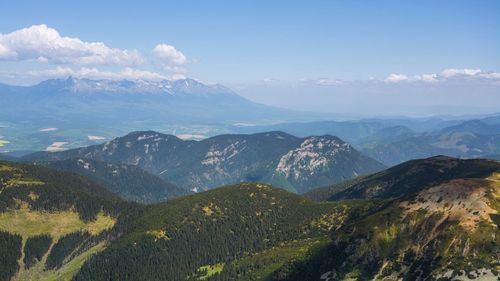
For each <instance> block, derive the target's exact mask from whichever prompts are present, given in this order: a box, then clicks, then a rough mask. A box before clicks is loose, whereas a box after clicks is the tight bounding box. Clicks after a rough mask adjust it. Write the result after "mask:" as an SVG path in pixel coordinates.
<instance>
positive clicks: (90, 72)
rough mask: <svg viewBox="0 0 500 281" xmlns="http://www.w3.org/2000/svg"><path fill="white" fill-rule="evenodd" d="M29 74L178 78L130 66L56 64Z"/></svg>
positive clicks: (108, 77) (116, 77)
mask: <svg viewBox="0 0 500 281" xmlns="http://www.w3.org/2000/svg"><path fill="white" fill-rule="evenodd" d="M29 74H30V75H32V76H35V77H51V78H60V77H67V76H74V77H78V78H88V79H111V80H121V79H127V80H151V81H159V80H164V79H173V80H175V79H179V78H178V77H177V76H175V74H174V75H172V76H167V75H163V74H161V73H157V72H153V71H148V70H138V69H133V68H130V67H126V68H124V69H122V70H121V71H117V72H113V71H101V70H99V69H98V68H95V67H92V68H89V67H82V68H80V69H78V70H73V69H72V68H70V67H61V66H58V67H56V68H54V69H44V70H37V71H30V72H29Z"/></svg>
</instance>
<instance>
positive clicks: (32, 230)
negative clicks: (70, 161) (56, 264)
mask: <svg viewBox="0 0 500 281" xmlns="http://www.w3.org/2000/svg"><path fill="white" fill-rule="evenodd" d="M119 204H120V203H119V201H117V200H116V199H114V197H113V196H112V195H110V194H109V193H107V192H106V191H105V190H103V189H102V188H101V187H100V186H97V185H95V184H93V183H92V182H89V181H87V180H85V179H83V178H81V177H79V176H76V175H72V174H68V173H62V172H55V171H52V170H48V169H45V168H42V167H37V166H33V165H25V164H16V163H11V162H0V230H3V231H7V232H9V233H11V234H17V235H20V236H21V237H22V246H21V252H22V256H21V257H20V259H19V260H18V263H19V265H20V267H19V268H20V270H19V271H18V272H17V274H16V275H15V276H14V277H13V278H14V280H69V279H71V278H72V276H73V275H74V274H75V273H76V272H77V271H78V270H79V268H80V267H81V266H82V264H83V263H84V262H85V261H86V260H87V259H88V258H89V257H90V256H91V255H92V254H95V253H97V252H99V251H102V250H103V249H104V248H105V246H106V242H105V240H103V239H104V236H102V234H103V233H104V232H109V231H110V229H112V228H113V227H114V225H115V224H116V223H117V217H118V213H119V211H118V209H119V208H120V206H119ZM80 231H85V232H87V233H89V234H90V235H91V236H90V237H93V238H91V240H87V241H86V242H85V245H83V244H82V245H81V246H78V247H80V248H77V249H75V250H74V251H73V252H72V254H71V257H67V258H66V259H65V261H64V262H63V266H62V267H60V268H57V269H54V270H46V269H45V261H46V260H47V256H48V255H49V253H50V251H51V249H52V248H53V246H54V245H56V244H57V243H58V241H59V240H60V238H61V237H63V236H65V235H67V234H70V233H75V232H80ZM38 235H49V236H50V237H51V238H52V242H51V245H50V247H49V250H48V251H47V253H45V254H44V256H43V257H42V259H41V261H38V262H37V263H36V264H35V265H34V266H32V267H30V268H26V267H25V265H24V262H23V258H24V246H25V244H26V241H27V239H29V238H31V237H34V236H38ZM82 247H83V248H82Z"/></svg>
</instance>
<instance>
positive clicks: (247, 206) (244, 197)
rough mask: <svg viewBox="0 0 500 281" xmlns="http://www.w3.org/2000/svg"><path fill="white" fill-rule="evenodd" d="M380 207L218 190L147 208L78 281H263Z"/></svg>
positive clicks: (264, 190) (269, 191) (257, 189)
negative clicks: (331, 232)
mask: <svg viewBox="0 0 500 281" xmlns="http://www.w3.org/2000/svg"><path fill="white" fill-rule="evenodd" d="M376 206H377V204H376V203H369V202H363V203H361V202H345V203H330V202H323V203H315V202H312V201H309V200H306V199H304V198H302V197H300V196H298V195H295V194H291V193H289V192H286V191H284V190H280V189H274V188H272V187H270V186H268V185H263V184H249V183H243V184H239V185H235V186H227V187H222V188H217V189H214V190H210V191H207V192H203V193H199V194H195V195H191V196H187V197H182V198H179V199H174V200H172V201H169V202H166V203H161V204H157V205H153V206H151V207H149V208H148V210H147V211H146V212H145V214H144V216H143V217H142V218H141V219H139V220H138V221H137V222H136V223H135V226H134V229H135V231H134V232H132V233H131V234H129V235H126V236H124V237H122V238H120V239H119V240H118V241H116V242H115V243H114V244H113V245H112V246H111V247H109V248H108V249H106V250H104V251H103V252H102V253H100V254H98V255H96V256H94V257H93V258H91V259H90V261H89V263H87V264H85V265H84V267H83V268H82V270H81V271H80V272H79V274H78V275H77V276H76V278H75V280H139V279H141V280H165V279H168V280H186V279H187V280H256V279H257V280H262V279H263V278H264V276H268V275H269V274H270V273H272V272H273V271H274V270H275V269H276V268H279V267H280V266H281V265H283V264H284V263H286V262H290V261H291V260H294V259H300V258H301V257H302V256H303V255H304V254H305V253H306V252H307V251H308V250H309V249H310V248H315V247H317V246H319V245H322V244H323V243H324V242H325V239H328V235H327V234H328V231H329V230H330V229H332V228H335V227H338V226H340V225H342V223H343V222H344V221H345V220H348V219H349V218H350V217H351V216H353V215H360V214H363V213H366V212H368V211H369V210H371V209H374V208H375V207H376ZM210 276H211V278H208V277H210ZM258 276H260V277H259V278H257V277H258Z"/></svg>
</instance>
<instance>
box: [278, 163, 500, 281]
mask: <svg viewBox="0 0 500 281" xmlns="http://www.w3.org/2000/svg"><path fill="white" fill-rule="evenodd" d="M435 161H436V159H431V161H429V160H422V161H420V163H419V167H420V168H421V167H422V166H424V165H431V167H432V166H433V165H436V163H434V162H435ZM439 161H445V160H443V159H440V160H439ZM446 162H447V163H448V165H452V164H454V165H457V166H456V167H457V169H455V170H453V169H452V170H451V171H447V172H451V174H452V176H449V177H446V179H445V178H441V179H437V181H435V182H433V183H430V182H428V183H424V182H421V184H417V185H415V188H410V189H405V193H401V194H399V197H398V198H397V199H394V200H392V201H390V202H389V203H388V204H387V205H386V206H385V207H384V208H382V209H380V210H378V211H376V212H374V213H372V214H370V215H368V216H366V217H362V218H359V219H356V220H352V221H350V222H348V223H345V224H344V225H343V226H342V227H340V228H338V229H336V230H334V231H333V232H332V233H331V237H332V242H331V243H329V244H328V245H325V246H324V247H323V248H321V249H319V250H317V251H316V252H314V253H313V254H312V255H310V256H309V257H308V258H307V259H304V260H301V261H297V262H294V263H292V264H290V265H289V266H287V267H285V270H282V272H281V273H280V274H276V275H275V276H278V275H279V276H278V277H277V278H275V279H274V280H318V279H319V277H320V276H321V277H322V280H497V279H498V278H499V269H500V263H499V262H498V261H499V260H500V254H499V253H500V240H499V239H500V236H499V235H500V220H499V215H498V214H499V212H500V205H499V202H500V163H499V162H493V161H486V160H474V161H467V162H465V163H460V160H457V159H447V160H446ZM429 163H430V164H429ZM413 164H415V163H413ZM434 168H435V167H434ZM476 169H478V170H476ZM430 170H431V169H430ZM415 175H416V176H422V174H418V173H417V174H408V175H407V176H415ZM429 178H431V177H429ZM382 179H383V177H379V181H378V184H382V186H383V188H382V189H398V188H399V187H401V186H405V185H404V184H402V182H400V183H399V184H394V185H393V184H392V180H393V179H391V178H387V177H386V178H385V179H386V180H387V181H386V182H383V181H382ZM373 184H374V181H373V178H370V177H367V179H363V180H360V181H359V182H357V183H355V184H353V185H352V186H351V187H347V189H346V190H345V191H343V192H341V193H342V194H344V195H343V196H340V195H339V197H345V196H347V195H349V196H351V197H352V196H354V195H356V196H365V197H374V196H386V195H391V196H393V195H394V194H395V193H394V192H392V193H389V194H387V193H386V192H385V191H382V193H378V195H372V194H371V193H370V192H368V191H370V190H371V191H374V189H373V187H375V186H376V185H373ZM360 186H365V187H364V189H363V190H364V192H361V193H360V192H359V191H360V190H359V187H360ZM350 189H354V190H356V191H355V192H349V190H350ZM396 196H397V195H396ZM341 202H342V201H341Z"/></svg>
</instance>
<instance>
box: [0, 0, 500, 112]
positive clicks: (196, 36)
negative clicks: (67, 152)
mask: <svg viewBox="0 0 500 281" xmlns="http://www.w3.org/2000/svg"><path fill="white" fill-rule="evenodd" d="M0 15H1V16H0V33H1V34H2V36H4V37H5V35H8V34H11V33H13V32H16V31H19V30H21V29H23V28H30V27H31V26H33V25H40V24H44V25H45V27H46V29H43V30H45V31H44V32H47V30H55V31H57V32H58V34H59V35H60V36H61V37H71V38H77V39H79V40H80V41H81V42H83V43H84V44H83V45H82V46H83V47H85V48H87V47H86V46H87V45H85V44H86V43H92V42H103V43H104V44H105V46H106V48H110V49H117V50H118V51H119V52H121V51H124V52H125V51H127V52H129V51H130V52H132V51H134V52H137V54H138V56H140V59H137V60H134V59H131V58H130V57H128V56H129V55H130V53H127V57H126V58H125V57H124V55H123V54H124V53H116V54H114V55H116V56H117V57H115V56H114V55H113V56H114V57H111V58H109V60H106V62H104V63H102V62H100V63H94V62H95V60H94V59H90V60H89V59H88V57H86V58H85V60H82V58H81V54H74V52H73V51H75V50H74V49H71V54H69V55H68V56H71V58H69V57H68V58H67V59H66V60H65V61H59V60H57V57H59V56H60V54H59V53H58V51H57V50H56V49H54V48H49V49H47V50H46V51H45V52H42V51H40V52H38V51H37V52H35V53H36V54H33V53H34V51H33V50H32V49H26V46H25V45H26V44H25V43H23V42H24V41H23V40H22V38H19V37H20V36H24V35H22V34H21V35H20V34H16V35H15V36H14V37H12V38H14V39H12V38H11V39H9V40H10V41H9V42H10V43H9V42H7V41H6V40H4V53H3V58H2V45H1V44H2V41H1V39H0V59H1V60H0V81H2V82H6V83H13V84H16V83H17V84H29V83H34V82H36V81H39V80H42V79H46V78H50V77H52V76H57V75H60V76H64V75H67V74H68V73H73V75H76V76H78V75H82V76H84V75H87V76H90V77H94V76H99V75H103V77H104V78H109V77H116V78H118V77H124V78H133V77H136V76H137V77H142V78H144V77H157V78H161V77H167V78H177V77H183V76H189V77H194V78H197V79H200V80H202V81H206V82H217V83H222V84H225V85H229V86H231V87H233V88H237V89H240V90H241V92H243V93H244V94H245V95H246V96H248V97H250V98H252V99H256V100H257V101H261V102H265V103H271V104H274V105H281V106H290V107H299V108H300V105H301V104H303V103H304V102H303V100H302V99H303V98H301V97H300V94H298V97H296V98H294V99H293V100H292V101H290V102H291V103H293V104H290V103H289V104H287V103H283V102H280V101H281V100H282V99H284V98H285V99H286V95H285V94H279V92H280V91H282V92H284V93H286V92H287V91H289V88H290V89H291V88H293V87H295V88H294V89H297V85H298V84H301V85H302V84H304V83H308V82H311V81H313V82H314V83H319V84H321V82H318V81H327V83H323V84H324V85H323V86H332V85H333V84H335V83H336V81H343V82H344V84H346V83H350V84H349V85H351V86H349V87H350V88H349V90H348V91H345V92H350V91H351V92H352V91H354V90H353V89H354V88H356V87H354V86H352V83H355V81H373V80H376V81H386V82H387V79H389V80H390V78H391V77H392V78H394V79H392V80H393V81H391V82H401V81H404V82H410V83H416V82H421V81H422V80H423V79H422V75H424V74H425V75H437V76H439V75H440V76H439V77H440V78H439V79H440V80H447V79H448V78H449V77H448V76H446V75H444V74H443V71H446V70H449V69H453V70H456V71H457V73H458V74H457V75H455V76H453V77H454V79H457V77H462V76H463V77H467V78H470V77H472V76H475V77H476V76H477V77H480V78H481V79H482V80H488V81H487V82H485V83H488V85H487V86H488V87H487V88H488V89H489V90H488V91H493V92H495V91H497V90H498V89H499V88H498V80H500V78H499V79H497V78H498V77H497V74H498V71H500V57H499V53H500V52H499V51H498V50H500V31H499V27H500V1H17V0H16V1H3V2H2V3H0ZM39 30H40V29H38V31H39ZM31 31H32V33H31V35H30V36H33V33H36V32H37V30H31ZM27 40H28V41H29V40H30V39H29V38H28V39H27ZM6 42H7V43H6ZM12 42H14V43H12ZM30 42H31V41H30ZM44 42H45V43H46V41H42V43H44ZM42 43H40V44H42ZM63 43H64V42H63ZM7 44H10V45H7ZM16 44H17V45H16ZM159 45H163V46H168V48H166V47H165V48H159V49H157V51H156V52H155V51H153V49H154V48H155V47H158V46H159ZM42 47H43V48H48V47H47V46H45V45H43V46H42ZM83 47H82V48H83ZM16 48H18V49H19V50H18V49H16ZM78 48H80V47H77V49H78ZM172 48H173V49H172ZM37 50H39V49H37ZM77 51H81V50H80V49H78V50H77ZM75 52H76V51H75ZM65 55H67V53H65ZM75 56H76V57H75ZM94 58H95V57H94ZM183 58H184V59H183ZM122 59H123V60H124V61H125V62H123V63H121V62H118V61H119V60H122ZM82 61H84V63H82ZM139 61H140V62H139ZM82 68H85V69H86V71H83V72H82V71H80V70H81V69H82ZM89 69H91V70H94V71H93V72H92V71H89ZM124 69H127V71H128V72H127V71H124ZM464 69H469V70H480V72H478V73H480V75H482V76H480V75H479V74H478V75H476V74H474V75H469V74H470V73H472V72H470V71H469V72H467V71H464ZM56 70H57V71H56ZM96 70H98V71H96ZM133 71H136V72H133ZM138 71H148V73H146V74H147V75H149V76H147V75H146V74H144V73H141V72H138ZM460 71H462V72H460ZM101 72H103V73H101ZM89 73H91V74H89ZM116 73H118V74H116ZM151 73H154V74H158V75H159V76H152V74H151ZM468 73H469V74H468ZM115 74H116V75H115ZM143 74H144V75H143ZM391 74H393V75H403V76H391ZM141 75H142V76H141ZM445 76H446V79H444V78H443V77H445ZM398 77H399V78H398ZM405 77H406V78H407V79H406V80H405V79H404V78H405ZM417 77H420V78H417ZM485 77H488V79H485ZM492 77H493V78H492ZM396 80H398V81H396ZM492 80H495V81H492ZM269 82H272V83H273V87H274V88H273V87H269V88H273V90H272V91H270V90H266V89H268V88H265V87H264V88H263V86H262V84H264V85H267V84H268V83H269ZM410 83H408V84H407V87H410V86H408V85H410ZM491 83H494V85H496V86H493V88H491ZM495 83H496V84H495ZM276 84H279V89H278V88H277V87H278V86H277V85H276ZM442 84H443V83H442ZM442 84H441V86H442ZM434 85H435V84H434ZM337 86H338V85H337ZM441 86H440V87H441ZM483 86H484V85H483V84H481V85H480V86H477V87H476V88H474V89H482V88H481V87H483ZM384 87H388V86H384ZM384 87H381V90H383V89H384ZM433 87H435V86H433ZM336 89H337V90H338V88H336ZM257 91H259V92H258V93H256V92H257ZM443 91H444V92H446V93H447V94H449V95H451V90H450V89H448V88H446V87H444V88H443ZM341 92H342V91H341ZM482 92H483V90H479V93H480V94H481V93H482ZM273 93H278V94H273ZM357 93H360V92H359V91H358V92H357ZM491 97H492V96H491V94H488V95H487V97H484V99H482V100H481V99H480V102H481V103H483V102H484V104H480V105H478V106H480V107H484V108H489V109H487V110H494V109H495V108H494V106H493V108H492V105H491V101H489V102H488V100H489V99H491ZM351 102H354V101H351ZM466 102H467V101H466ZM294 104H296V105H294ZM463 106H464V107H465V106H467V104H466V103H465V104H464V105H463ZM309 107H314V104H311V105H310V106H309ZM485 110H486V109H485ZM499 110H500V109H499Z"/></svg>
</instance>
